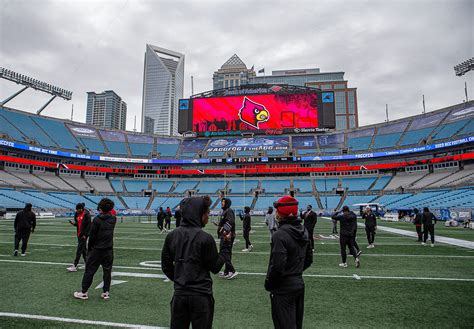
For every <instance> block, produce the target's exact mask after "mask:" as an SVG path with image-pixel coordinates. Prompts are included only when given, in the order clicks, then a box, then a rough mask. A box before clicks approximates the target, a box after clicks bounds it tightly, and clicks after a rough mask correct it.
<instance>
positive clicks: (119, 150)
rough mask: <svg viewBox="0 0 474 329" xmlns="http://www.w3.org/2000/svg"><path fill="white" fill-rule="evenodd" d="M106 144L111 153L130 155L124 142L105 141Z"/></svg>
mask: <svg viewBox="0 0 474 329" xmlns="http://www.w3.org/2000/svg"><path fill="white" fill-rule="evenodd" d="M104 143H105V146H107V149H108V150H109V152H110V154H115V155H128V151H127V144H125V143H124V142H112V141H104Z"/></svg>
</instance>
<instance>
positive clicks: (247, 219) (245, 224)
mask: <svg viewBox="0 0 474 329" xmlns="http://www.w3.org/2000/svg"><path fill="white" fill-rule="evenodd" d="M239 216H240V220H241V221H242V228H243V233H244V239H245V249H243V250H242V251H243V252H250V251H252V250H253V246H252V243H251V242H250V230H251V229H252V227H251V221H252V217H251V216H250V207H248V206H246V207H245V208H244V214H243V215H242V214H239Z"/></svg>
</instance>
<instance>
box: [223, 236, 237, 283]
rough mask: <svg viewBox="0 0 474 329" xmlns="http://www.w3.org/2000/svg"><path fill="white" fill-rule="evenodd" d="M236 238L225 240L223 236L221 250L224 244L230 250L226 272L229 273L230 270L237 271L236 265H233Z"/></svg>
mask: <svg viewBox="0 0 474 329" xmlns="http://www.w3.org/2000/svg"><path fill="white" fill-rule="evenodd" d="M234 239H235V238H232V240H231V241H225V240H224V238H221V243H220V250H222V248H223V247H224V244H226V248H227V250H229V258H228V260H226V262H225V267H224V274H228V273H229V272H235V268H234V265H232V247H233V246H234Z"/></svg>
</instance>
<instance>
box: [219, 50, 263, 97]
mask: <svg viewBox="0 0 474 329" xmlns="http://www.w3.org/2000/svg"><path fill="white" fill-rule="evenodd" d="M253 77H255V71H254V69H253V67H252V68H250V69H248V68H247V65H245V63H244V62H243V61H242V60H241V59H240V58H239V56H237V55H236V54H234V55H232V57H231V58H229V59H228V60H227V62H225V63H224V64H223V65H222V66H221V68H220V69H218V70H217V71H216V72H214V75H213V76H212V81H213V89H214V90H215V89H222V88H228V87H237V86H240V85H246V84H248V83H249V80H250V79H251V78H253Z"/></svg>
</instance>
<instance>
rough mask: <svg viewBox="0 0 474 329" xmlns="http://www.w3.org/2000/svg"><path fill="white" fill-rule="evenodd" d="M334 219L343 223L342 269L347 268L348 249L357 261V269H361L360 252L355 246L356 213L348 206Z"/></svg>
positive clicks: (341, 239) (340, 238)
mask: <svg viewBox="0 0 474 329" xmlns="http://www.w3.org/2000/svg"><path fill="white" fill-rule="evenodd" d="M332 219H334V220H337V221H339V222H340V223H341V226H340V235H339V244H340V246H341V257H342V263H341V264H339V266H341V267H347V263H346V260H347V252H346V248H347V247H349V251H350V253H351V255H352V256H353V257H354V259H355V264H356V267H360V260H359V257H358V254H359V253H360V251H359V252H358V251H357V249H356V246H355V238H356V232H357V216H356V214H354V212H352V211H350V210H349V207H348V206H344V207H342V212H335V213H334V214H333V215H332Z"/></svg>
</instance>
